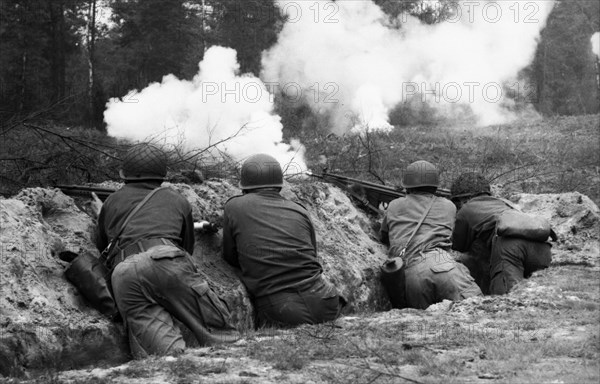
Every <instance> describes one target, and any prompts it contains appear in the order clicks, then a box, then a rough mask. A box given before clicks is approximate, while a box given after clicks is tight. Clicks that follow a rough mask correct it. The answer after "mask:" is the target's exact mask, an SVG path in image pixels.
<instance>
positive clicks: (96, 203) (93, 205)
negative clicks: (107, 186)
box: [90, 192, 102, 219]
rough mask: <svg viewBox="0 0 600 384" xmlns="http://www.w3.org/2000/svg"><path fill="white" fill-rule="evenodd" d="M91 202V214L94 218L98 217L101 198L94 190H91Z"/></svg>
mask: <svg viewBox="0 0 600 384" xmlns="http://www.w3.org/2000/svg"><path fill="white" fill-rule="evenodd" d="M92 199H93V200H92V203H91V205H90V207H91V208H92V216H93V218H94V219H98V216H100V211H101V210H102V200H100V198H99V197H98V195H96V193H95V192H92Z"/></svg>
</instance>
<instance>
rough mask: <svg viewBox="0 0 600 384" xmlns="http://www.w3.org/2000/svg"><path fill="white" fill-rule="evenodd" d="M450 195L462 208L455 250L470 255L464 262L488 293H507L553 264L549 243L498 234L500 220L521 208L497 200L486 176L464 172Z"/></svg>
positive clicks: (455, 229)
mask: <svg viewBox="0 0 600 384" xmlns="http://www.w3.org/2000/svg"><path fill="white" fill-rule="evenodd" d="M450 192H451V195H452V201H453V202H454V203H455V205H456V206H457V208H458V213H457V215H456V223H455V226H454V231H453V233H452V248H453V249H455V250H457V251H460V252H466V253H465V254H463V256H462V257H461V261H462V262H463V263H464V264H465V265H467V267H468V268H469V270H470V272H471V274H472V275H473V277H474V278H475V280H476V281H477V284H478V285H479V286H480V287H481V290H482V291H483V292H484V293H485V294H488V293H491V294H496V295H500V294H504V293H507V292H508V291H510V289H511V288H512V287H513V286H514V285H515V284H516V283H517V282H518V281H520V280H523V279H524V278H525V277H527V276H529V275H531V273H533V272H534V271H536V270H539V269H542V268H547V267H548V266H549V265H550V261H551V253H550V248H551V245H550V244H549V243H547V242H540V241H532V240H528V239H523V238H517V237H500V236H497V235H496V225H497V222H498V218H499V217H500V216H501V215H502V214H503V213H504V212H506V211H510V210H513V209H518V208H517V207H516V206H515V205H514V204H512V203H511V202H509V201H506V200H504V199H500V198H497V197H493V196H492V194H491V188H490V184H489V182H488V181H487V180H486V179H485V177H484V176H483V175H481V174H479V173H476V172H467V173H463V174H462V175H460V176H459V177H458V178H457V179H456V180H455V181H454V183H453V184H452V187H451V190H450ZM552 234H553V232H552Z"/></svg>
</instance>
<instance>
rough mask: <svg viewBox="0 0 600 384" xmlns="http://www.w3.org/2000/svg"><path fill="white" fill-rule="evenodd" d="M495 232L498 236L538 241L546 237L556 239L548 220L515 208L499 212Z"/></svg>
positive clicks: (542, 240)
mask: <svg viewBox="0 0 600 384" xmlns="http://www.w3.org/2000/svg"><path fill="white" fill-rule="evenodd" d="M496 233H497V235H498V236H503V237H517V238H521V239H526V240H532V241H539V242H544V241H546V240H548V237H552V239H553V240H556V234H555V233H554V231H553V230H552V227H551V226H550V222H549V221H548V220H546V219H545V218H543V217H541V216H534V215H529V214H527V213H523V212H520V211H518V210H516V209H511V210H509V211H505V212H503V213H502V214H500V216H499V217H498V222H497V223H496Z"/></svg>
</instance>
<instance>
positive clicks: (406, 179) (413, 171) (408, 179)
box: [402, 160, 440, 188]
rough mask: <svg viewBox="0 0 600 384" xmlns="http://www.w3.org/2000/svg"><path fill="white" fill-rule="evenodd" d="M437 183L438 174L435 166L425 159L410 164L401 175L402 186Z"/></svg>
mask: <svg viewBox="0 0 600 384" xmlns="http://www.w3.org/2000/svg"><path fill="white" fill-rule="evenodd" d="M439 185H440V175H439V172H438V170H437V168H436V167H435V165H433V164H431V163H430V162H428V161H425V160H419V161H415V162H414V163H412V164H410V165H409V166H408V167H406V170H405V171H404V174H403V175H402V186H403V187H404V188H419V187H438V186H439Z"/></svg>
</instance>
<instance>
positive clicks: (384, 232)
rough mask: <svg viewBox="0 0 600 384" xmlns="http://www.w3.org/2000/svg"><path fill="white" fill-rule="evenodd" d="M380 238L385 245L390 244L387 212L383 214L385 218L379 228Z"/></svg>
mask: <svg viewBox="0 0 600 384" xmlns="http://www.w3.org/2000/svg"><path fill="white" fill-rule="evenodd" d="M379 238H380V239H381V242H382V243H383V244H385V245H390V233H389V228H388V224H387V214H384V215H383V220H382V221H381V228H380V229H379Z"/></svg>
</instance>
